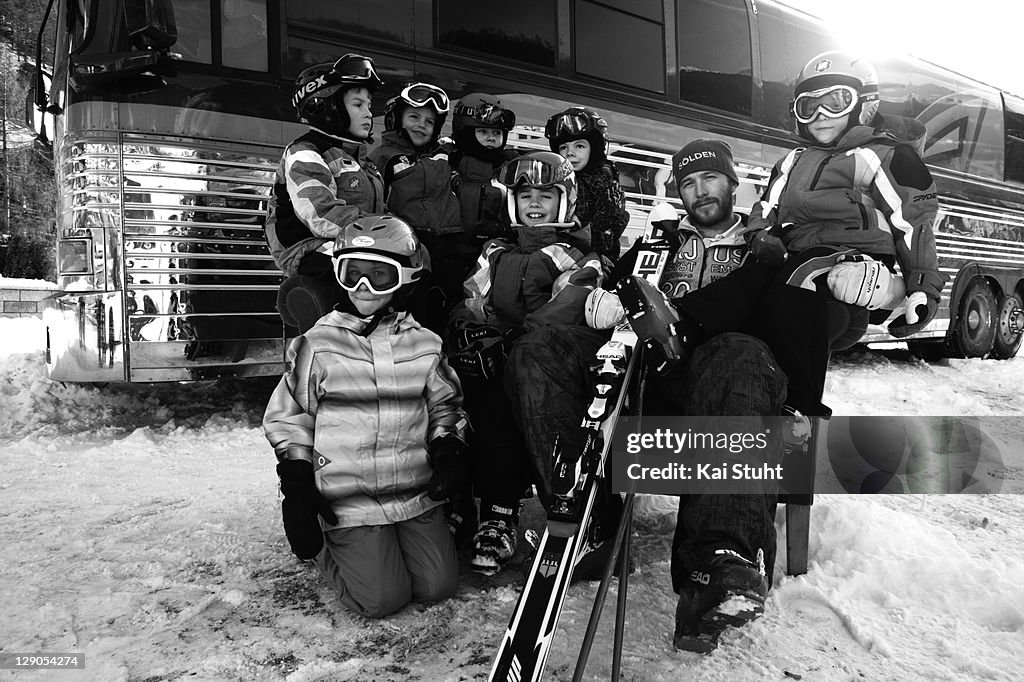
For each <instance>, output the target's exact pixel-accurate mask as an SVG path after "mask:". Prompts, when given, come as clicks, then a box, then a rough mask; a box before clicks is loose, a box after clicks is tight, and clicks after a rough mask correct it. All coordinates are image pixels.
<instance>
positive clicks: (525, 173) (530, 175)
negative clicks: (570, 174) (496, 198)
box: [498, 159, 566, 187]
mask: <svg viewBox="0 0 1024 682" xmlns="http://www.w3.org/2000/svg"><path fill="white" fill-rule="evenodd" d="M565 176H566V173H565V168H564V166H563V165H561V164H558V165H556V164H554V163H552V162H550V161H545V160H544V159H513V160H512V161H509V162H508V163H506V164H505V165H504V166H502V167H501V169H500V170H499V171H498V182H500V183H501V184H503V185H505V186H506V187H517V186H518V185H519V184H521V183H522V184H526V185H529V186H530V187H550V186H551V185H554V184H555V183H556V182H558V181H560V180H563V179H564V178H565Z"/></svg>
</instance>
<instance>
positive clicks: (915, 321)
mask: <svg viewBox="0 0 1024 682" xmlns="http://www.w3.org/2000/svg"><path fill="white" fill-rule="evenodd" d="M938 310H939V300H938V299H937V298H934V297H932V296H929V295H928V294H926V293H925V292H923V291H915V292H913V293H912V294H910V295H909V296H907V309H906V313H905V314H903V315H900V316H899V317H897V318H896V319H895V320H893V321H892V322H890V323H889V333H890V334H892V335H893V336H895V337H896V338H898V339H902V338H903V337H905V336H910V335H911V334H914V333H916V332H919V331H921V330H922V329H924V327H925V325H927V324H928V323H929V322H931V321H932V318H933V317H935V313H937V312H938Z"/></svg>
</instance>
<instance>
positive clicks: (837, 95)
mask: <svg viewBox="0 0 1024 682" xmlns="http://www.w3.org/2000/svg"><path fill="white" fill-rule="evenodd" d="M856 104H857V91H856V90H854V89H853V88H851V87H850V86H848V85H835V86H832V87H830V88H824V89H821V90H813V91H811V92H803V93H800V94H799V95H797V97H796V100H794V102H793V114H794V115H795V116H796V120H798V121H800V123H810V122H811V121H813V120H814V119H816V118H817V117H818V114H819V113H821V114H824V115H825V116H826V117H827V118H839V117H840V116H845V115H847V114H848V113H850V112H851V111H853V108H854V107H855V106H856Z"/></svg>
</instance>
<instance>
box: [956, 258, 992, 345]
mask: <svg viewBox="0 0 1024 682" xmlns="http://www.w3.org/2000/svg"><path fill="white" fill-rule="evenodd" d="M959 310H960V312H959V314H958V315H957V317H956V323H955V326H954V328H953V348H954V350H956V351H957V353H958V354H959V355H960V356H961V357H965V358H983V357H985V356H986V355H988V354H989V353H990V352H991V351H992V344H993V342H994V341H995V336H996V296H995V294H994V293H992V287H990V286H989V284H988V281H986V280H985V278H984V277H975V278H974V279H973V280H971V282H970V283H969V284H968V285H967V288H966V289H965V290H964V293H963V296H961V297H960V305H959Z"/></svg>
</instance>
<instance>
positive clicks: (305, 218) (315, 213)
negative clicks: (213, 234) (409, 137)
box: [264, 128, 385, 276]
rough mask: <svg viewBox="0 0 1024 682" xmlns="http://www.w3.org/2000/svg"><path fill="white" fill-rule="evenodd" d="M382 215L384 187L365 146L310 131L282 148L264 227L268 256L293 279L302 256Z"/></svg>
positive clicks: (318, 131) (361, 143) (314, 130)
mask: <svg viewBox="0 0 1024 682" xmlns="http://www.w3.org/2000/svg"><path fill="white" fill-rule="evenodd" d="M384 211H385V206H384V182H383V180H381V177H380V173H378V172H377V169H376V168H375V167H374V165H373V164H372V163H371V162H370V161H369V159H368V158H367V156H366V144H365V143H363V142H355V141H353V140H348V139H344V138H341V137H335V136H333V135H328V134H327V133H324V132H321V131H320V130H317V129H315V128H313V129H310V131H309V132H308V133H306V134H305V135H302V136H300V137H298V138H297V139H295V140H294V141H293V142H292V143H291V144H289V145H288V146H287V147H285V150H284V153H283V154H282V155H281V162H280V164H279V165H278V167H277V174H276V175H275V177H274V189H273V192H272V193H271V195H270V202H269V208H268V214H267V222H266V225H265V226H264V229H265V231H266V237H267V244H268V246H269V247H270V254H271V255H272V256H273V257H274V262H275V263H277V267H279V268H281V270H282V272H284V274H285V275H288V276H291V275H295V274H296V273H297V272H298V268H299V263H300V261H301V260H302V258H303V256H305V255H306V254H307V253H310V252H312V251H316V250H317V249H319V248H320V247H321V246H323V245H324V244H326V243H332V242H333V241H334V238H335V237H337V236H338V232H339V230H341V228H342V227H344V226H345V225H347V224H349V223H351V222H352V221H353V220H355V219H356V218H358V217H359V216H363V215H370V214H374V213H383V212H384Z"/></svg>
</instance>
